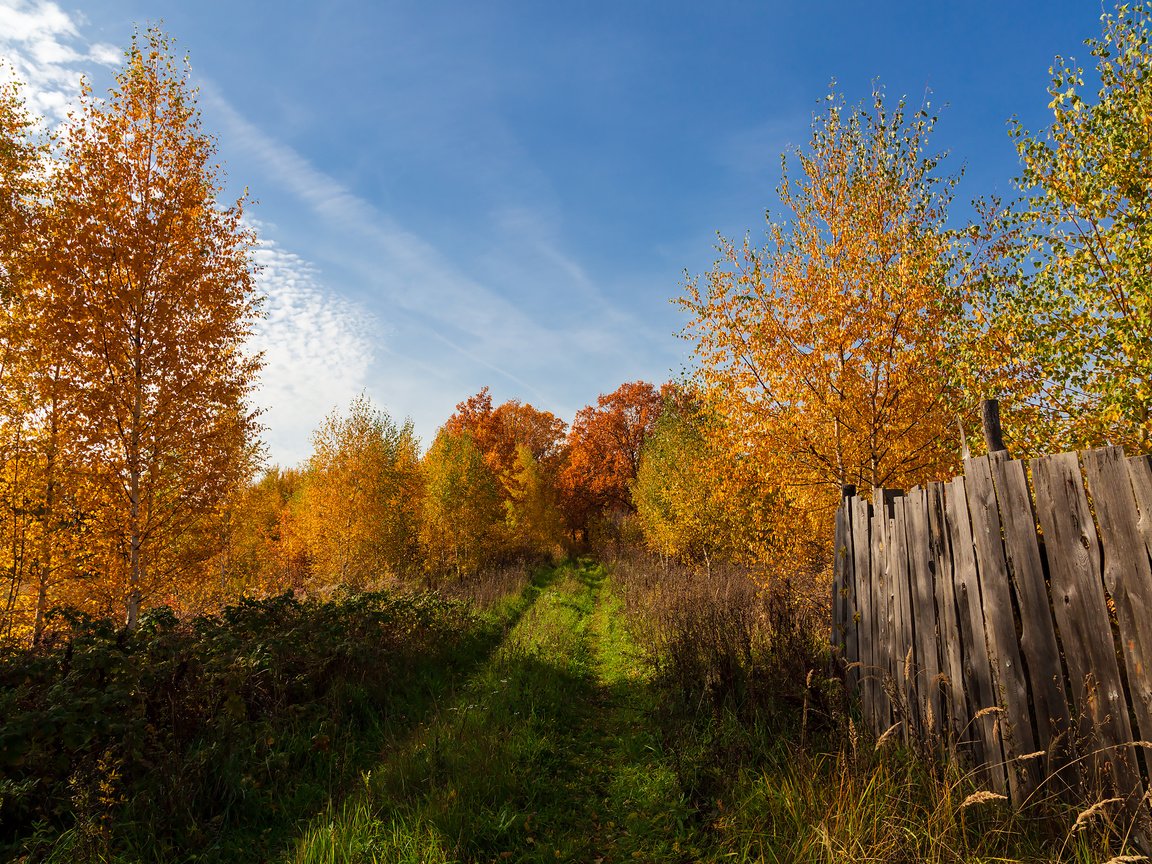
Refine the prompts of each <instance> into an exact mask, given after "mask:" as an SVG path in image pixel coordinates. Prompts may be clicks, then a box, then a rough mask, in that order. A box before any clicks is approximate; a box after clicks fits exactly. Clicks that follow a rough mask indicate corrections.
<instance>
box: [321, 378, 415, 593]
mask: <svg viewBox="0 0 1152 864" xmlns="http://www.w3.org/2000/svg"><path fill="white" fill-rule="evenodd" d="M312 444H313V453H312V456H311V457H310V458H309V460H308V463H307V468H306V473H305V485H304V492H303V502H302V519H303V520H304V522H305V532H306V533H305V536H306V538H307V539H306V542H307V547H308V552H309V557H310V559H311V564H312V568H313V576H314V578H316V579H319V580H321V582H323V583H326V584H335V583H343V584H347V585H352V586H355V587H360V588H362V587H365V586H367V585H370V584H372V583H373V582H376V581H379V580H393V579H403V578H405V577H407V576H409V575H411V574H413V573H415V572H416V571H417V570H418V566H417V555H418V545H417V544H418V539H417V531H418V519H419V509H418V508H419V506H420V494H421V490H420V485H421V477H420V469H419V459H420V455H419V443H418V441H417V440H416V435H415V432H414V430H413V426H412V422H411V421H407V422H405V423H404V424H403V425H402V426H398V425H397V424H396V423H395V422H393V420H392V419H391V418H390V417H389V416H388V415H387V414H386V413H385V412H383V411H381V410H379V409H378V408H376V407H375V406H374V405H373V404H372V401H371V400H370V399H368V397H367V396H364V395H361V396H359V397H357V398H356V399H354V400H353V401H352V404H351V406H350V407H349V409H348V411H347V413H346V414H341V413H339V412H333V413H331V414H329V415H328V417H327V418H325V420H324V422H323V423H321V424H320V428H319V429H318V430H317V431H316V433H315V434H314V435H313V438H312Z"/></svg>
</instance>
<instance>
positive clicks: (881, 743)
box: [876, 720, 902, 750]
mask: <svg viewBox="0 0 1152 864" xmlns="http://www.w3.org/2000/svg"><path fill="white" fill-rule="evenodd" d="M901 724H902V721H900V720H897V721H896V722H895V723H893V724H892V725H891V726H889V727H888V728H887V729H885V730H884V734H883V735H881V736H880V737H879V738H877V739H876V749H877V750H879V749H880V748H881V747H883V746H884V742H886V741H887V740H888V739H889V738H891V737H892V736H893V735H894V734H895V732H896V730H897V729H899V728H900V726H901Z"/></svg>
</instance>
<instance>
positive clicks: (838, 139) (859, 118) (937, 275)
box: [679, 93, 961, 557]
mask: <svg viewBox="0 0 1152 864" xmlns="http://www.w3.org/2000/svg"><path fill="white" fill-rule="evenodd" d="M933 125H934V118H932V117H929V116H928V115H927V114H926V113H925V112H923V111H918V112H915V113H914V114H912V115H911V116H908V115H907V114H906V113H905V107H904V105H903V103H900V104H899V105H897V107H896V108H895V110H890V109H889V108H888V107H886V106H885V104H884V99H883V96H882V94H881V93H876V94H875V96H874V99H873V101H872V103H871V104H870V105H866V106H860V107H856V108H853V109H851V110H849V109H846V107H845V106H844V104H843V100H842V99H840V98H838V97H836V96H830V97H829V100H828V102H827V105H826V108H825V110H824V113H823V115H822V116H820V117H818V118H816V119H815V120H814V124H813V133H812V138H811V142H810V144H809V148H808V150H807V151H799V152H797V154H796V157H797V160H798V163H799V169H800V170H799V176H798V177H796V176H793V175H792V173H791V172H790V171H789V170H788V169H789V166H788V163H787V160H785V162H784V179H783V181H782V182H781V185H780V187H779V189H778V192H779V196H780V199H781V202H782V204H783V206H784V208H785V210H786V212H787V219H786V221H785V222H775V223H770V224H769V228H768V243H767V244H766V245H765V247H764V248H762V249H761V248H755V247H753V246H752V245H751V244H750V243H749V242H748V241H747V240H745V241H744V242H743V243H742V244H737V243H734V242H732V241H729V240H722V241H721V245H720V251H721V252H722V258H721V260H720V261H718V262H717V263H716V265H715V266H714V268H713V269H712V270H711V271H710V272H709V273H708V274H707V275H706V276H705V277H704V279H703V280H702V281H701V280H699V279H697V280H693V281H691V282H689V284H688V285H687V288H686V292H685V294H684V295H683V296H682V297H681V298H680V300H679V302H680V304H681V306H682V307H683V308H684V309H685V310H686V311H687V312H688V314H689V315H690V316H691V320H690V322H689V324H688V326H687V328H686V335H687V336H688V337H689V338H691V339H693V340H694V342H695V359H696V361H697V364H698V365H697V372H696V380H697V383H698V385H699V388H700V391H701V393H702V395H703V396H704V398H705V400H706V402H707V403H708V405H709V406H710V408H711V410H713V411H714V412H715V413H716V414H717V416H718V417H719V418H721V420H722V421H723V422H722V424H721V426H720V427H719V428H721V429H722V430H724V433H725V436H726V439H727V440H726V446H727V447H728V449H729V450H730V452H732V453H733V454H740V455H743V456H745V457H747V458H750V459H752V460H754V461H755V462H756V463H757V466H758V470H759V471H760V473H761V476H762V477H764V478H765V480H766V481H767V482H768V483H770V484H771V485H773V486H775V487H777V488H778V489H779V490H781V492H782V495H781V497H780V498H779V499H778V501H777V510H776V512H777V517H776V518H780V519H783V520H788V522H790V523H791V524H792V525H793V526H794V529H795V530H794V531H792V532H791V533H792V536H793V537H794V539H796V540H797V541H798V542H800V543H804V542H807V541H810V540H812V539H818V540H819V541H820V542H817V543H816V548H817V549H826V544H825V543H824V542H823V540H824V539H825V538H824V535H826V534H827V535H828V536H829V537H830V525H831V520H830V518H829V512H828V511H829V509H830V508H832V507H834V506H835V504H836V502H837V500H838V495H839V490H840V486H841V485H842V484H846V483H852V484H856V485H857V486H859V487H861V489H862V490H863V491H865V492H866V491H867V490H869V489H871V488H874V487H877V486H907V485H911V484H913V483H917V482H921V481H924V480H929V479H934V478H938V477H941V476H942V475H944V474H946V473H948V472H950V471H952V470H954V468H955V467H956V464H957V456H958V453H957V450H958V440H957V436H956V434H955V432H954V430H955V428H956V426H955V417H956V415H955V407H954V404H953V399H954V395H955V394H953V393H952V392H951V391H950V388H949V386H948V384H947V383H946V380H947V379H946V376H945V375H942V374H941V369H942V368H943V367H944V366H945V365H946V359H947V358H946V351H947V343H946V338H945V335H944V334H945V329H946V328H945V327H944V326H943V324H944V323H945V322H948V321H951V320H954V319H955V318H957V317H958V316H959V315H960V314H961V302H960V295H959V291H958V290H957V289H956V287H955V285H954V274H955V273H956V272H958V269H957V268H958V264H957V260H958V259H957V251H956V249H957V245H956V243H955V240H954V237H953V235H952V234H951V233H950V232H949V231H948V230H947V228H946V220H947V210H948V206H949V203H950V202H951V199H952V193H953V188H954V184H955V178H953V177H950V176H942V175H941V174H940V171H939V164H940V157H938V156H936V155H933V154H931V153H930V152H928V151H927V150H926V147H927V144H928V139H929V137H930V135H931V132H932V128H933ZM782 524H783V523H782ZM781 536H784V534H783V532H781ZM797 551H798V550H797V549H793V550H792V552H793V553H795V552H797ZM804 557H807V556H806V555H805V556H804Z"/></svg>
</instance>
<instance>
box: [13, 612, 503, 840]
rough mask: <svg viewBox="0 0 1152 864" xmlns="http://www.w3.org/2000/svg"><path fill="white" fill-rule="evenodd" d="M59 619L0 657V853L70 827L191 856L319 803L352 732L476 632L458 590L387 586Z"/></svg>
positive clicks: (85, 836)
mask: <svg viewBox="0 0 1152 864" xmlns="http://www.w3.org/2000/svg"><path fill="white" fill-rule="evenodd" d="M56 614H57V618H58V621H57V623H58V625H59V626H58V629H57V631H56V632H55V635H54V636H53V639H52V641H51V642H50V643H49V644H47V645H44V646H41V647H39V648H36V649H28V650H20V651H16V652H10V653H7V654H5V655H3V656H0V717H3V718H4V723H3V727H2V729H0V853H4V852H9V853H11V852H15V851H17V850H23V851H26V852H31V853H33V857H35V853H36V852H37V851H38V849H39V850H40V851H42V849H43V847H44V846H46V845H48V844H47V843H40V841H38V840H36V839H35V838H36V837H55V836H57V835H59V834H60V832H61V831H65V832H68V834H66V836H70V837H71V841H72V847H73V851H74V852H75V853H77V854H78V855H79V857H81V858H82V859H83V858H86V857H97V856H98V855H102V854H104V853H105V852H106V851H107V850H108V849H110V848H127V847H133V846H136V845H137V844H142V846H143V848H145V849H146V850H147V853H148V857H157V856H159V855H161V854H163V853H164V852H165V851H167V852H171V851H172V850H179V851H180V853H181V854H186V853H188V852H189V851H190V850H194V849H205V848H209V847H212V845H213V844H214V843H216V842H217V838H218V836H219V835H220V829H222V828H224V827H227V826H235V825H237V824H241V823H245V824H247V825H254V826H267V825H268V824H269V822H270V820H271V821H274V818H275V816H274V814H276V813H277V812H284V811H285V810H286V809H291V808H292V807H293V806H295V804H298V803H300V801H299V799H300V798H301V796H303V798H305V799H308V800H309V801H313V803H316V804H322V803H323V801H324V800H326V799H327V796H328V794H329V793H330V792H331V791H332V790H331V789H329V788H325V786H326V785H327V782H330V778H332V777H333V776H337V775H338V774H339V772H338V771H336V772H335V773H334V765H335V763H339V762H340V761H341V760H342V759H345V758H346V754H347V752H348V751H351V750H352V749H354V748H355V746H356V743H357V738H358V737H359V736H358V732H361V731H362V730H363V729H364V728H365V727H366V726H369V725H371V724H374V723H375V724H379V723H383V722H387V721H388V720H389V718H390V716H391V715H393V714H400V713H402V712H403V711H404V710H405V703H404V701H403V700H404V698H405V697H404V693H403V691H404V685H405V684H406V683H412V682H415V681H416V680H417V679H418V677H419V675H420V674H421V671H422V670H426V669H427V668H428V667H429V666H431V665H443V664H445V663H451V662H452V660H453V658H457V657H463V656H464V652H465V651H466V650H467V648H468V646H469V643H470V642H472V641H473V640H475V639H476V638H478V637H479V636H480V635H481V632H482V629H483V628H482V627H481V622H480V619H478V618H476V616H475V615H474V614H473V613H472V612H471V611H469V607H468V606H467V605H466V604H464V603H462V602H459V601H451V600H445V599H443V598H441V597H439V596H437V595H435V594H405V593H395V592H375V593H349V592H345V593H342V594H338V595H337V596H336V597H335V598H334V599H331V600H327V601H320V600H300V599H298V598H297V597H295V596H294V595H293V594H292V593H291V592H289V593H286V594H283V595H280V596H278V597H272V598H269V599H266V600H243V601H241V602H240V603H237V604H236V605H233V606H230V607H228V608H226V609H224V610H223V611H222V612H221V613H220V614H219V615H214V616H206V617H201V618H197V619H195V620H192V621H190V622H186V623H183V622H180V621H178V620H177V618H176V616H175V615H174V614H173V613H172V612H171V610H169V609H166V608H160V609H156V610H153V611H152V612H150V613H149V614H148V615H146V616H145V617H144V618H143V619H142V621H141V624H140V626H139V628H138V630H137V631H136V632H134V633H131V634H129V633H127V632H125V631H124V630H122V629H120V628H118V627H117V626H116V625H115V624H114V623H113V622H111V621H107V620H99V619H92V618H89V617H87V616H85V615H83V614H81V613H77V612H73V611H63V612H58V613H56ZM336 767H338V766H336ZM326 779H327V782H326ZM313 799H314V800H313ZM297 809H299V808H297ZM254 830H259V829H254ZM53 842H55V841H53ZM0 857H3V856H2V855H0Z"/></svg>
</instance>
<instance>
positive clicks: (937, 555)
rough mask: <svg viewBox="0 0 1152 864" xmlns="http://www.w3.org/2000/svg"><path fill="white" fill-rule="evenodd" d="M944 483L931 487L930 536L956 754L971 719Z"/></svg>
mask: <svg viewBox="0 0 1152 864" xmlns="http://www.w3.org/2000/svg"><path fill="white" fill-rule="evenodd" d="M945 507H946V504H945V501H944V484H942V483H932V484H931V485H930V486H929V487H928V535H929V543H930V544H931V546H932V562H933V568H934V572H935V577H936V578H935V580H934V587H935V590H936V611H937V615H938V616H939V630H940V649H941V650H940V653H941V658H940V659H941V666H942V669H943V672H944V675H945V676H946V678H947V680H946V682H945V686H944V692H943V695H944V710H945V715H944V717H943V729H944V735H945V741H946V743H947V745H948V749H949V751H950V752H951V753H952V754H953V756H955V755H956V753H957V750H956V739H957V737H958V736H959V734H960V732H961V730H962V729H964V727H965V726H966V725H968V721H969V720H970V719H971V717H972V714H971V713H969V709H968V699H967V696H966V695H965V692H964V666H963V660H962V654H961V649H960V623H959V621H958V620H957V618H956V592H955V587H954V585H953V581H952V580H953V565H952V544H951V541H950V539H949V534H948V524H947V522H946V521H945V520H946V517H947V512H946V509H945Z"/></svg>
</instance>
